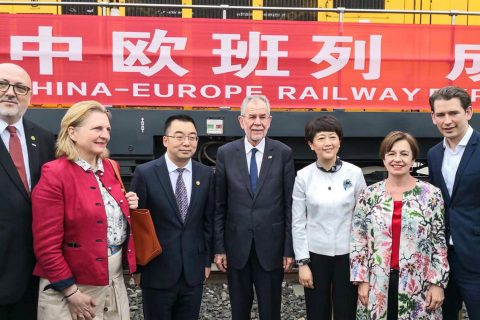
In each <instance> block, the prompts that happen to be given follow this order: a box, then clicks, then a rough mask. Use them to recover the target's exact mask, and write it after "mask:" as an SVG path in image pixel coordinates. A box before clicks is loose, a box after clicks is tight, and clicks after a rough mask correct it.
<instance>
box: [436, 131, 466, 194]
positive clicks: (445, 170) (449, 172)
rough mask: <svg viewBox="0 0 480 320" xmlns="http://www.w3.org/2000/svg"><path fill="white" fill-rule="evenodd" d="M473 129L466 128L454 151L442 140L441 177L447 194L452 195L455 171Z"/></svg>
mask: <svg viewBox="0 0 480 320" xmlns="http://www.w3.org/2000/svg"><path fill="white" fill-rule="evenodd" d="M472 134H473V129H472V127H471V126H468V129H467V132H466V133H465V135H464V136H463V138H462V140H460V142H459V143H458V144H457V146H456V147H455V149H452V148H450V146H449V145H448V143H447V140H446V139H445V138H444V139H443V148H444V149H445V151H444V154H443V162H442V175H443V179H444V180H445V184H446V185H447V189H448V194H449V195H450V196H451V195H452V190H453V184H454V183H455V175H456V174H457V169H458V166H459V164H460V160H462V156H463V152H464V151H465V147H466V146H467V143H468V140H470V138H471V137H472Z"/></svg>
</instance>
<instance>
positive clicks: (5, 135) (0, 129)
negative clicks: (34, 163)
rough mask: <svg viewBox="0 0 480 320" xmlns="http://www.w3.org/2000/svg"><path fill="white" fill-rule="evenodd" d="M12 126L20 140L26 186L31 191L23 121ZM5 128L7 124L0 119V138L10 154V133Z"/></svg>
mask: <svg viewBox="0 0 480 320" xmlns="http://www.w3.org/2000/svg"><path fill="white" fill-rule="evenodd" d="M12 126H14V127H15V128H16V129H17V136H18V138H19V139H20V145H21V146H22V154H23V164H24V166H25V173H26V174H27V181H28V186H29V188H30V190H32V182H31V179H30V165H29V162H28V150H27V139H26V137H25V129H24V128H23V120H22V119H20V120H18V122H15V123H14V124H12ZM7 127H8V124H7V123H6V122H5V121H3V120H2V119H0V133H1V136H2V140H3V143H4V144H5V147H6V148H7V150H8V152H10V132H8V130H7Z"/></svg>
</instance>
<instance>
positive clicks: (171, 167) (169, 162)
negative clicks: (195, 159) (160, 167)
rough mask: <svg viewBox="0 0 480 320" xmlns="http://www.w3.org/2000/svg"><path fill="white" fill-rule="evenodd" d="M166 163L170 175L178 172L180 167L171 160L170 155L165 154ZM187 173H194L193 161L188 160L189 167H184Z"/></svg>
mask: <svg viewBox="0 0 480 320" xmlns="http://www.w3.org/2000/svg"><path fill="white" fill-rule="evenodd" d="M165 162H166V163H167V170H168V173H172V172H174V171H176V170H177V168H178V166H177V165H176V164H175V163H173V162H172V160H170V158H169V157H168V153H166V152H165ZM184 168H185V169H186V170H187V171H189V172H192V159H188V163H187V165H186V166H185V167H184Z"/></svg>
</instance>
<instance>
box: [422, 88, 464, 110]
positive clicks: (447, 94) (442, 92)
mask: <svg viewBox="0 0 480 320" xmlns="http://www.w3.org/2000/svg"><path fill="white" fill-rule="evenodd" d="M453 98H458V99H459V100H460V104H461V105H462V108H463V110H467V108H468V107H470V106H471V105H472V100H471V99H470V95H469V94H468V93H467V91H465V90H464V89H462V88H459V87H455V86H448V87H443V88H441V89H438V90H437V91H435V92H434V93H433V94H432V95H431V96H430V98H429V99H428V102H429V103H430V108H431V109H432V112H435V107H434V103H435V101H437V100H451V99H453Z"/></svg>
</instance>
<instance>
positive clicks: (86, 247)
mask: <svg viewBox="0 0 480 320" xmlns="http://www.w3.org/2000/svg"><path fill="white" fill-rule="evenodd" d="M110 130H111V127H110V114H109V112H108V111H107V109H106V108H105V107H104V106H103V105H101V104H100V103H98V102H96V101H83V102H79V103H76V104H74V105H73V106H72V107H71V108H70V109H69V110H68V111H67V113H66V114H65V116H64V117H63V119H62V122H61V129H60V133H59V135H58V140H57V151H56V156H57V159H56V160H54V161H51V162H48V163H46V164H45V165H44V166H43V167H42V175H41V178H40V181H39V183H38V184H37V186H36V187H35V189H34V190H33V193H32V206H33V238H34V251H35V255H36V257H37V264H36V266H35V270H34V274H35V275H37V276H39V277H40V294H39V303H38V319H40V320H43V319H73V320H79V319H80V320H81V319H94V318H95V319H122V320H124V319H129V307H128V298H127V293H126V288H125V285H124V282H123V268H122V262H125V265H126V266H128V268H129V271H130V272H134V271H135V269H136V265H135V250H134V243H133V239H132V237H131V234H130V216H129V208H136V207H137V205H138V198H137V195H136V194H135V193H133V192H129V193H127V194H126V195H124V193H123V191H122V189H121V187H120V183H119V181H118V180H117V179H116V177H115V173H114V170H113V166H112V165H117V164H116V163H115V164H113V163H112V162H110V161H105V160H106V158H107V156H108V150H107V144H108V142H109V140H110Z"/></svg>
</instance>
